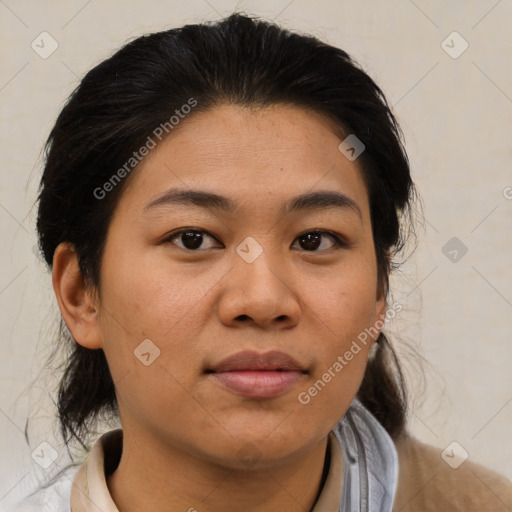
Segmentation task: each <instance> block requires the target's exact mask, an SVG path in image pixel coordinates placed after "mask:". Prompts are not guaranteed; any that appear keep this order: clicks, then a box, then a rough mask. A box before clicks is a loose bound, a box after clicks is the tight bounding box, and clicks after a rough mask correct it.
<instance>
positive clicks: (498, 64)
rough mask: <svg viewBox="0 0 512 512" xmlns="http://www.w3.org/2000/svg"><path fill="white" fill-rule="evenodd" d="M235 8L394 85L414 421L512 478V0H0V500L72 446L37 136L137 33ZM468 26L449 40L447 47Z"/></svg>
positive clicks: (398, 330)
mask: <svg viewBox="0 0 512 512" xmlns="http://www.w3.org/2000/svg"><path fill="white" fill-rule="evenodd" d="M235 8H238V9H239V10H243V11H245V12H247V13H248V14H255V15H259V16H262V17H264V18H267V19H273V20H275V21H277V22H279V23H280V24H282V25H284V26H286V27H288V28H292V29H296V30H299V31H305V32H309V33H311V34H314V35H316V36H318V37H320V38H321V39H323V40H325V41H327V42H329V43H331V44H334V45H337V46H340V47H341V48H343V49H345V50H346V51H348V53H350V54H351V55H353V56H354V57H355V58H356V59H357V60H358V61H359V62H360V63H361V64H362V65H363V67H364V68H365V69H366V70H367V72H369V73H370V75H371V76H372V77H373V78H374V79H376V80H377V82H378V83H379V84H380V85H381V86H382V88H383V90H384V92H385V93H386V95H387V97H388V99H389V101H390V103H391V105H393V108H394V111H395V113H396V115H397V116H398V119H399V121H400V122H401V125H402V128H403V130H404V132H405V137H406V147H407V150H408V153H409V156H410V159H411V164H412V171H413V177H414V179H415V181H416V183H417V185H418V188H419V190H420V193H421V194H422V197H423V202H424V213H425V217H426V223H425V229H424V230H422V229H421V228H420V229H419V230H418V236H419V245H418V248H417V250H416V252H415V254H414V255H413V256H412V257H411V258H410V259H409V261H408V263H407V265H405V266H404V267H403V268H402V271H401V272H400V274H399V275H397V276H396V277H395V279H394V280H393V285H394V290H395V294H394V299H396V300H399V301H400V302H402V303H404V304H405V305H406V307H405V310H404V311H403V312H402V313H401V316H400V318H399V320H398V321H397V322H395V323H394V324H393V325H391V326H390V329H391V330H392V332H394V333H395V335H396V337H397V338H398V339H397V345H398V346H399V347H402V346H404V345H402V344H403V343H409V344H410V345H412V346H414V347H416V348H417V349H418V350H419V351H420V352H421V354H422V355H423V357H424V358H425V360H426V365H425V375H426V389H423V388H422V387H421V382H420V379H419V377H418V373H417V370H416V367H417V361H416V359H415V358H413V357H411V356H407V354H405V358H406V361H405V365H406V366H407V368H408V375H409V376H410V380H411V385H412V386H413V387H414V395H415V400H414V401H413V403H412V411H411V429H412V431H413V432H414V433H415V434H416V435H417V436H418V437H420V438H421V439H424V440H425V441H427V442H430V443H432V444H435V445H437V446H439V447H441V449H440V454H441V451H442V449H444V448H445V447H446V446H448V445H449V444H450V443H451V442H452V441H457V442H458V443H459V444H460V445H461V446H462V447H463V448H464V449H465V450H466V451H467V452H468V453H469V457H470V459H471V460H475V461H479V462H481V463H483V464H485V465H487V466H490V467H492V468H495V469H497V470H499V471H500V472H502V473H504V474H506V475H507V476H508V477H509V478H512V462H511V455H512V450H511V441H510V433H511V431H512V429H511V425H512V377H511V366H512V321H511V320H512V270H511V263H512V258H511V256H512V236H511V234H512V230H511V221H512V188H510V187H512V170H511V160H512V158H511V157H512V142H511V128H512V123H511V121H512V66H511V62H512V32H511V31H510V26H511V22H512V2H510V1H509V0H502V1H496V0H489V1H484V0H482V1H451V2H445V1H428V2H427V1H424V0H415V1H414V2H413V1H407V0H397V1H393V2H381V1H378V0H372V1H370V0H366V1H358V2H355V1H353V2H348V1H339V0H337V1H334V0H332V1H330V0H323V1H315V2H306V1H305V0H291V1H290V0H283V1H279V0H269V1H263V2H262V1H260V2H256V1H246V2H238V3H236V2H234V1H227V0H208V1H207V0H188V1H187V2H177V1H176V0H172V1H155V0H153V1H149V2H135V1H126V2H122V3H121V2H115V1H112V0H108V1H102V2H99V1H94V0H92V1H89V2H87V1H86V0H76V1H64V0H61V1H56V0H52V1H46V2H39V1H37V0H32V1H24V0H0V34H1V36H0V37H1V39H0V42H1V48H0V51H1V61H0V66H1V67H0V104H1V113H2V116H1V119H2V120H1V137H0V144H1V155H2V162H1V163H2V165H1V173H0V226H1V233H2V250H1V256H0V257H1V265H0V268H1V274H0V311H1V312H2V314H1V331H0V332H1V358H0V382H1V392H0V433H1V436H0V461H1V462H0V509H1V508H3V507H4V506H7V505H8V504H9V503H11V502H12V501H13V500H15V499H16V498H17V496H19V495H20V494H22V493H23V492H24V489H25V488H26V487H27V485H28V483H29V481H30V479H31V478H32V474H34V473H36V470H37V471H38V473H37V474H38V475H39V476H44V475H45V474H46V475H48V474H50V473H51V472H53V471H55V470H56V468H57V467H59V466H60V465H63V464H64V463H65V461H66V456H65V451H64V449H63V448H62V447H61V446H58V444H57V441H56V440H55V437H54V434H53V433H51V430H52V422H51V419H52V414H53V410H52V405H51V399H52V398H54V393H53V392H52V390H51V386H52V382H51V381H50V380H49V379H48V372H43V373H42V374H41V375H39V374H40V371H41V365H42V361H43V360H44V357H45V356H47V355H48V354H49V350H50V349H51V343H52V340H53V339H54V332H55V322H56V318H57V316H56V306H55V303H54V300H53V294H52V293H53V292H52V290H51V287H50V278H49V274H47V272H46V271H45V269H44V267H43V265H42V264H41V263H40V262H39V260H38V259H37V257H36V256H35V254H34V253H33V252H32V248H33V246H34V243H35V236H34V218H35V209H33V208H32V206H33V203H34V200H35V197H36V190H37V183H38V179H39V175H40V169H41V162H40V161H39V160H38V159H39V157H40V150H41V147H42V145H43V142H44V140H45V138H46V137H47V135H48V132H49V130H50V128H51V126H52V124H53V122H54V120H55V117H56V115H57V113H58V112H59V110H60V108H61V107H62V106H63V103H64V101H65V99H66V97H67V96H68V94H69V93H70V92H71V91H72V89H73V88H74V87H75V86H76V85H77V81H78V79H79V78H80V77H81V76H82V75H83V74H84V73H85V72H86V71H87V70H89V69H90V68H91V67H92V66H93V65H95V64H97V63H98V62H100V61H101V60H103V59H104V58H106V57H107V56H108V55H110V54H111V53H112V52H113V51H114V50H115V49H117V48H118V47H119V46H120V45H122V44H123V43H124V42H126V41H127V40H128V39H130V38H133V37H136V36H138V35H141V34H143V33H145V32H150V31H156V30H163V29H165V28H171V27H174V26H179V25H182V24H184V23H190V22H199V21H204V20H207V19H215V18H218V17H220V16H225V15H228V14H230V13H231V12H232V11H233V10H234V9H235ZM43 31H47V32H48V33H49V34H51V36H52V37H53V38H54V39H55V40H56V41H57V42H58V45H59V46H58V49H57V50H56V51H55V52H54V53H53V54H52V55H51V56H49V57H48V58H47V59H43V58H41V57H40V56H39V55H38V54H37V53H36V52H35V51H34V50H33V49H32V48H31V42H32V41H33V40H34V39H36V38H37V37H38V36H39V34H41V32H43ZM453 31H457V32H458V33H459V34H460V36H462V38H464V40H465V41H467V43H468V44H469V47H468V48H467V50H466V51H465V52H464V53H462V54H461V55H460V56H459V57H458V58H452V57H451V56H450V55H448V53H447V52H446V51H445V50H444V49H443V46H442V42H443V41H444V40H445V39H446V38H447V36H449V35H450V34H451V33H452V32H453ZM458 37H459V36H453V35H452V36H450V37H449V38H448V39H447V42H446V43H445V45H448V46H451V47H452V48H451V49H450V51H451V52H452V53H453V52H457V51H459V50H460V49H462V46H461V45H462V44H463V41H462V40H461V39H460V38H459V39H458ZM448 49H449V48H448ZM507 187H509V188H507ZM452 237H457V238H458V239H459V240H460V243H463V244H464V245H465V246H466V247H467V249H468V252H467V253H466V254H465V255H464V256H463V257H462V258H461V259H460V260H459V261H457V262H452V261H450V259H449V258H448V257H447V256H445V254H444V253H443V250H442V249H443V247H444V246H445V244H446V243H447V242H448V240H450V239H451V238H452ZM450 250H451V249H450ZM445 252H448V251H447V250H446V249H445ZM459 254H460V253H459ZM449 256H450V255H449ZM451 256H453V253H452V255H451ZM401 351H402V352H404V351H406V350H405V349H403V350H401ZM38 376H39V378H38ZM48 386H50V388H48ZM31 411H32V415H33V416H34V419H33V421H32V422H31V423H30V424H29V433H30V446H28V445H27V443H26V442H25V439H24V434H23V432H24V430H25V422H26V418H27V415H28V414H29V413H31ZM41 442H48V443H50V445H51V446H53V447H54V448H55V452H56V454H57V456H58V457H59V458H58V460H57V462H56V464H53V465H52V466H51V467H49V468H48V469H47V470H44V471H43V470H40V469H39V467H37V466H36V465H35V463H34V461H33V459H32V458H31V452H32V450H34V448H36V447H37V446H38V445H39V444H40V443H41ZM44 446H46V445H44ZM46 449H47V447H46ZM457 449H459V448H457ZM48 453H51V452H48ZM440 456H441V455H440ZM45 471H46V473H45Z"/></svg>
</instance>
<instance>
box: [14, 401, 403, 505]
mask: <svg viewBox="0 0 512 512" xmlns="http://www.w3.org/2000/svg"><path fill="white" fill-rule="evenodd" d="M121 452H122V430H120V429H118V430H113V431H110V432H107V433H106V434H104V435H103V436H101V437H100V438H99V439H98V441H97V442H96V443H95V445H94V446H93V448H92V449H91V451H90V453H89V455H88V456H87V458H86V460H85V461H84V462H83V463H82V464H81V465H80V466H79V468H78V469H77V468H76V467H75V468H69V469H68V470H66V471H65V472H64V473H62V475H60V477H59V478H57V479H56V481H55V482H54V483H52V484H51V485H50V486H48V487H47V488H46V489H40V490H38V491H37V492H35V493H33V494H32V495H31V496H29V497H27V498H26V499H25V500H23V501H22V502H21V503H20V504H19V505H18V506H17V507H15V508H14V509H12V510H11V511H10V512H36V511H37V512H71V511H72V512H119V511H118V509H117V507H116V505H115V503H114V501H113V500H112V497H111V495H110V493H109V490H108V487H107V482H106V476H105V467H106V466H107V467H114V468H115V467H116V464H117V463H118V461H119V459H120V456H121ZM326 455H328V457H329V469H328V472H327V477H326V479H325V482H324V484H323V487H322V489H321V491H320V493H319V496H318V498H317V500H316V503H315V505H314V507H313V509H312V512H359V511H361V512H391V510H392V504H393V499H394V495H395V490H396V486H397V478H398V458H397V453H396V449H395V446H394V444H393V441H392V439H391V438H390V436H389V435H388V434H387V432H386V431H385V430H384V428H383V427H382V426H381V425H380V423H379V422H378V421H377V420H376V419H375V418H374V417H373V416H372V414H371V413H370V412H369V411H368V410H367V409H366V408H365V407H364V406H363V405H362V404H361V403H360V402H359V401H358V400H357V399H355V400H354V401H353V403H352V404H351V406H350V408H349V410H348V411H347V413H346V414H345V416H344V417H343V418H342V419H341V420H340V421H339V422H338V423H337V424H336V426H335V427H334V428H333V430H332V431H331V432H330V433H329V436H328V444H327V454H326Z"/></svg>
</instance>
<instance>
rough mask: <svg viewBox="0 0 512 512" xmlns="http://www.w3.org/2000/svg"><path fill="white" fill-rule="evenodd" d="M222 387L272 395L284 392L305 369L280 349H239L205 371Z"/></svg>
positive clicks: (258, 395) (259, 395)
mask: <svg viewBox="0 0 512 512" xmlns="http://www.w3.org/2000/svg"><path fill="white" fill-rule="evenodd" d="M206 373H207V374H208V375H209V377H210V378H212V379H213V380H214V381H215V382H217V383H219V384H221V385H222V386H223V387H224V388H227V389H228V390H230V391H232V392H234V393H236V394H238V395H242V396H245V397H247V398H259V399H263V398H273V397H277V396H280V395H283V394H284V393H286V392H288V391H289V390H290V389H291V388H293V387H294V386H295V385H296V384H297V383H298V382H299V381H300V380H301V379H302V377H303V375H304V374H306V373H307V372H306V371H305V369H304V368H303V367H302V366H301V365H300V364H299V363H298V362H297V361H296V360H295V359H293V358H292V357H291V356H289V355H288V354H285V353H283V352H278V351H271V352H265V353H258V352H253V351H245V352H239V353H237V354H234V355H232V356H229V357H227V358H226V359H223V360H222V361H221V362H219V363H217V364H216V365H215V366H213V367H212V368H210V369H208V370H207V372H206Z"/></svg>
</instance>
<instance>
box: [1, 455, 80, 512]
mask: <svg viewBox="0 0 512 512" xmlns="http://www.w3.org/2000/svg"><path fill="white" fill-rule="evenodd" d="M77 469H78V468H77V467H76V465H75V466H69V467H67V468H65V469H64V470H62V471H61V472H60V473H59V474H58V475H57V476H56V477H55V478H53V479H52V481H50V482H49V483H47V484H45V485H39V486H37V484H36V487H35V490H33V491H32V492H31V493H30V494H28V495H26V496H25V498H24V499H23V500H21V501H20V502H18V503H17V504H16V505H14V506H13V507H12V508H9V509H8V510H7V512H70V510H71V509H70V505H69V503H70V495H71V487H72V482H73V477H74V474H75V473H76V471H77Z"/></svg>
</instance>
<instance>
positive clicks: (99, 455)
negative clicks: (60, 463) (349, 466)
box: [71, 429, 343, 512]
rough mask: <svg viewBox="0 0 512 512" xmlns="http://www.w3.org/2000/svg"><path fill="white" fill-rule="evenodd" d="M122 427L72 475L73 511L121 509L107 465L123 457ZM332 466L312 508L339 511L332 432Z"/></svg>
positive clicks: (339, 471) (338, 460)
mask: <svg viewBox="0 0 512 512" xmlns="http://www.w3.org/2000/svg"><path fill="white" fill-rule="evenodd" d="M122 443H123V431H122V430H121V429H116V430H111V431H110V432H107V433H106V434H103V435H102V436H101V437H100V438H99V439H98V440H97V441H96V443H95V444H94V446H93V448H92V449H91V451H90V452H89V455H88V456H87V458H86V460H85V461H84V462H83V463H82V464H81V466H80V467H79V469H78V471H77V472H76V474H75V477H74V479H73V486H72V489H71V509H72V511H73V512H98V511H101V512H119V510H118V509H117V507H116V504H115V503H114V500H113V499H112V496H111V495H110V492H109V490H108V486H107V481H106V474H105V468H106V467H110V468H112V470H114V469H115V468H116V467H117V464H118V462H119V460H120V457H121V451H122ZM327 450H328V452H329V469H328V473H327V478H326V479H325V482H324V485H323V487H322V490H321V492H320V495H319V496H318V499H317V501H316V503H315V506H314V507H313V509H312V511H311V512H338V509H339V504H340V497H341V488H342V481H343V476H342V475H343V467H342V454H341V448H340V445H339V443H338V442H337V440H336V437H335V435H334V434H333V432H330V433H329V436H328V441H327Z"/></svg>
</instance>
